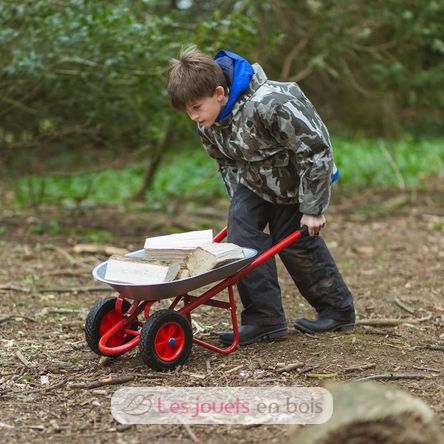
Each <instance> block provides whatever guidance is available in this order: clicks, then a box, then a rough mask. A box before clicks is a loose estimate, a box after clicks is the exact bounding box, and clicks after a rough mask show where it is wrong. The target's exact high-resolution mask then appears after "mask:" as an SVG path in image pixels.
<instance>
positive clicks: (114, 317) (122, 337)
mask: <svg viewBox="0 0 444 444" xmlns="http://www.w3.org/2000/svg"><path fill="white" fill-rule="evenodd" d="M122 319H123V316H119V315H118V314H117V312H116V311H115V310H113V311H110V312H108V313H107V314H106V315H105V316H103V319H102V322H101V323H100V336H101V337H102V336H103V335H104V334H105V333H106V332H107V331H108V330H110V329H111V328H112V327H114V326H115V325H116V324H117V323H118V322H119V321H121V320H122ZM126 338H127V335H126V333H123V331H122V330H120V331H118V332H117V333H116V334H115V335H114V336H113V337H112V338H110V340H109V341H108V342H107V346H108V347H118V346H119V345H123V344H125V342H126Z"/></svg>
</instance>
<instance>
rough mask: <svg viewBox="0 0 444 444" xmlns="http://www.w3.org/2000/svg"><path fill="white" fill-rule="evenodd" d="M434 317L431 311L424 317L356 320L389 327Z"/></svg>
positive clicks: (365, 323) (415, 322)
mask: <svg viewBox="0 0 444 444" xmlns="http://www.w3.org/2000/svg"><path fill="white" fill-rule="evenodd" d="M431 318H432V314H431V313H429V314H428V315H427V316H425V317H423V318H415V319H411V318H404V319H391V318H389V319H359V320H358V321H356V324H357V325H376V326H381V325H384V326H387V327H395V326H397V325H400V324H419V323H420V322H424V321H428V320H429V319H431Z"/></svg>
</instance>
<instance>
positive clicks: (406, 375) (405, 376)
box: [355, 373, 427, 381]
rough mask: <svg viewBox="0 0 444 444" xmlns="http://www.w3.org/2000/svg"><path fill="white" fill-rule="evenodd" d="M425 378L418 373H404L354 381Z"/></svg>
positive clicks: (373, 376) (372, 376) (368, 377)
mask: <svg viewBox="0 0 444 444" xmlns="http://www.w3.org/2000/svg"><path fill="white" fill-rule="evenodd" d="M424 378H427V376H426V375H421V374H420V373H404V374H402V373H401V374H398V375H371V376H366V377H364V378H358V379H355V381H371V380H373V379H391V380H397V379H424Z"/></svg>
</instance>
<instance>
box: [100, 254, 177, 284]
mask: <svg viewBox="0 0 444 444" xmlns="http://www.w3.org/2000/svg"><path fill="white" fill-rule="evenodd" d="M179 270H180V265H179V264H170V265H155V264H152V263H151V262H150V261H148V260H146V259H143V258H140V257H130V256H119V255H114V256H111V257H110V258H109V260H108V265H107V267H106V272H105V279H107V280H109V281H117V282H124V283H128V284H139V285H151V284H160V283H162V282H170V281H172V280H174V279H176V277H177V274H178V273H179Z"/></svg>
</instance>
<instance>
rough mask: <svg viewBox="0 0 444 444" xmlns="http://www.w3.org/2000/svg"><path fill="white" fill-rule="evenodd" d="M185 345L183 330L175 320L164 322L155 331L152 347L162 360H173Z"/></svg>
mask: <svg viewBox="0 0 444 444" xmlns="http://www.w3.org/2000/svg"><path fill="white" fill-rule="evenodd" d="M184 346H185V331H184V329H183V327H182V326H181V325H179V324H178V323H177V322H166V323H165V324H163V325H162V326H161V327H160V328H159V330H158V331H157V333H156V337H155V338H154V348H155V350H156V354H157V356H158V357H159V358H160V359H162V360H163V361H173V360H174V359H176V358H177V357H178V356H179V355H180V353H181V352H182V350H183V348H184Z"/></svg>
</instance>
